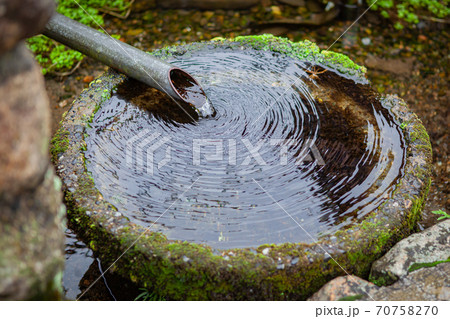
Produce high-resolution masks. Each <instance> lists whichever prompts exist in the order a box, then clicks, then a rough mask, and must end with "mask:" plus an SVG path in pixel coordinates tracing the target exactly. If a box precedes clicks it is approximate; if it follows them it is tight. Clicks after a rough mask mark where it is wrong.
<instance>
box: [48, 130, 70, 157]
mask: <svg viewBox="0 0 450 319" xmlns="http://www.w3.org/2000/svg"><path fill="white" fill-rule="evenodd" d="M68 136H69V132H68V131H67V130H65V129H63V128H62V127H60V128H59V129H58V131H57V132H56V134H55V135H54V136H53V138H52V140H51V142H50V154H51V157H52V162H53V163H56V161H57V158H58V155H59V154H61V153H64V152H65V151H66V150H67V148H68V147H69V143H70V141H69V138H68Z"/></svg>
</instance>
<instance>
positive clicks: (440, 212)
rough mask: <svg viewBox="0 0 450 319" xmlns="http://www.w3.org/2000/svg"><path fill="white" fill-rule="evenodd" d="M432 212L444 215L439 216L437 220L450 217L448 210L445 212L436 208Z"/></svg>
mask: <svg viewBox="0 0 450 319" xmlns="http://www.w3.org/2000/svg"><path fill="white" fill-rule="evenodd" d="M432 213H433V214H436V215H442V216H441V217H439V218H438V219H437V220H442V219H447V218H450V215H449V214H447V213H446V212H444V211H443V210H442V209H440V210H434V211H432Z"/></svg>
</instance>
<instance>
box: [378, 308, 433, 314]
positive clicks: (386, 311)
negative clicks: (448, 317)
mask: <svg viewBox="0 0 450 319" xmlns="http://www.w3.org/2000/svg"><path fill="white" fill-rule="evenodd" d="M376 307H377V309H378V310H377V316H382V315H384V316H389V315H392V316H395V315H398V316H405V315H410V316H414V315H416V316H426V315H427V314H431V315H433V316H436V315H437V314H438V307H436V306H376Z"/></svg>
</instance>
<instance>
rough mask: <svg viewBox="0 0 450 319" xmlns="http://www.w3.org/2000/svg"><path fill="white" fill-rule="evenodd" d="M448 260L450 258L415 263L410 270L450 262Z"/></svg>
mask: <svg viewBox="0 0 450 319" xmlns="http://www.w3.org/2000/svg"><path fill="white" fill-rule="evenodd" d="M448 262H450V258H447V259H446V260H438V261H433V262H429V263H415V264H412V265H411V266H410V267H409V269H408V272H413V271H416V270H419V269H421V268H431V267H435V266H437V265H439V264H442V263H448Z"/></svg>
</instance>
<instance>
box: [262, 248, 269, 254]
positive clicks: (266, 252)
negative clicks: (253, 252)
mask: <svg viewBox="0 0 450 319" xmlns="http://www.w3.org/2000/svg"><path fill="white" fill-rule="evenodd" d="M269 251H270V248H264V249H263V250H262V253H263V255H267V254H268V253H269Z"/></svg>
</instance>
